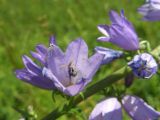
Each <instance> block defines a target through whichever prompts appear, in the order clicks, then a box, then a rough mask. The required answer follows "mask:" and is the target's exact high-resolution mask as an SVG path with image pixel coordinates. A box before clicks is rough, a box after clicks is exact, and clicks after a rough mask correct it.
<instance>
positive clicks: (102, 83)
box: [42, 67, 128, 120]
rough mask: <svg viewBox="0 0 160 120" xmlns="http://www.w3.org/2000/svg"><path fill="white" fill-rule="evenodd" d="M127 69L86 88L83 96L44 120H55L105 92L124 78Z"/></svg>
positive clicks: (43, 119)
mask: <svg viewBox="0 0 160 120" xmlns="http://www.w3.org/2000/svg"><path fill="white" fill-rule="evenodd" d="M126 68H127V67H123V68H121V69H119V70H117V71H116V72H114V73H113V74H111V75H109V76H107V77H105V78H104V79H102V80H99V81H98V82H96V83H95V84H93V85H91V86H90V87H88V88H86V90H85V91H84V92H83V93H82V95H83V97H82V95H77V96H75V97H74V98H73V99H72V101H70V102H69V104H68V105H66V106H63V107H62V108H60V109H58V108H56V109H54V110H53V111H52V112H51V113H49V114H48V115H46V116H45V117H44V118H42V120H54V119H56V118H58V117H60V116H62V115H64V114H66V113H67V112H68V111H69V110H71V109H72V108H73V107H75V106H76V105H77V104H79V103H80V102H82V101H83V100H85V99H87V98H88V97H90V96H92V95H94V94H96V93H97V92H99V91H101V90H103V89H104V88H106V87H108V86H110V85H111V84H113V83H115V82H117V81H118V80H120V79H122V78H124V77H125V76H126V75H127V74H128V71H127V70H126Z"/></svg>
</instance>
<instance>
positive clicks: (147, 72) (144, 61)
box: [128, 53, 158, 78]
mask: <svg viewBox="0 0 160 120" xmlns="http://www.w3.org/2000/svg"><path fill="white" fill-rule="evenodd" d="M128 65H129V66H130V67H131V68H132V71H133V73H134V74H135V75H136V76H137V77H141V78H150V77H151V76H152V75H154V74H155V73H156V72H157V69H158V65H157V63H156V61H155V59H154V58H153V57H152V55H150V54H148V53H142V54H140V55H136V56H135V57H134V58H133V60H132V61H130V62H129V63H128Z"/></svg>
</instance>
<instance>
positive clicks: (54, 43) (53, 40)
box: [50, 36, 56, 46]
mask: <svg viewBox="0 0 160 120" xmlns="http://www.w3.org/2000/svg"><path fill="white" fill-rule="evenodd" d="M51 45H56V38H55V36H51V37H50V46H51Z"/></svg>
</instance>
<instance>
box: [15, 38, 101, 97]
mask: <svg viewBox="0 0 160 120" xmlns="http://www.w3.org/2000/svg"><path fill="white" fill-rule="evenodd" d="M37 48H39V47H37ZM40 48H41V49H37V51H38V53H33V52H32V56H33V57H34V58H36V59H37V60H39V61H40V62H41V63H42V64H43V66H42V67H40V66H38V65H36V64H35V63H34V62H33V61H32V60H31V59H30V58H29V57H27V56H24V57H23V62H24V65H25V68H24V69H22V70H17V71H16V75H17V77H18V78H19V79H21V80H24V81H26V82H28V83H30V84H33V85H35V86H38V87H41V88H44V89H45V88H49V89H53V88H57V89H59V90H60V91H62V92H63V93H65V94H67V95H70V96H73V95H76V94H78V93H79V92H80V91H82V90H83V89H84V87H85V86H86V85H87V84H88V83H89V82H90V81H91V79H92V77H93V75H94V74H95V73H96V71H97V70H98V68H99V66H100V64H101V62H102V60H103V57H104V55H102V54H99V53H95V54H94V55H93V56H91V57H90V58H89V59H88V47H87V44H86V43H85V42H84V41H83V40H82V39H80V38H79V39H77V40H75V41H73V42H71V43H70V44H69V46H68V47H67V50H66V52H65V53H64V52H62V50H61V49H60V48H59V47H58V46H57V45H56V44H55V39H54V38H53V37H52V38H51V41H50V47H49V48H45V47H42V46H41V47H40Z"/></svg>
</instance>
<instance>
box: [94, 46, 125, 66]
mask: <svg viewBox="0 0 160 120" xmlns="http://www.w3.org/2000/svg"><path fill="white" fill-rule="evenodd" d="M95 51H96V52H98V53H100V54H103V55H104V58H103V60H102V65H104V64H108V63H110V62H112V61H113V60H115V59H118V58H120V57H121V56H122V55H123V52H122V51H117V50H113V49H109V48H104V47H95Z"/></svg>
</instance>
